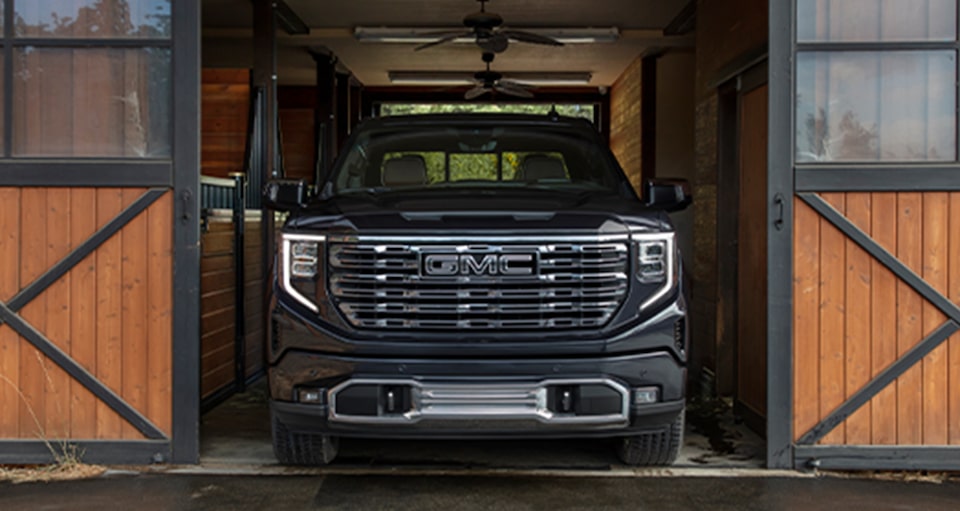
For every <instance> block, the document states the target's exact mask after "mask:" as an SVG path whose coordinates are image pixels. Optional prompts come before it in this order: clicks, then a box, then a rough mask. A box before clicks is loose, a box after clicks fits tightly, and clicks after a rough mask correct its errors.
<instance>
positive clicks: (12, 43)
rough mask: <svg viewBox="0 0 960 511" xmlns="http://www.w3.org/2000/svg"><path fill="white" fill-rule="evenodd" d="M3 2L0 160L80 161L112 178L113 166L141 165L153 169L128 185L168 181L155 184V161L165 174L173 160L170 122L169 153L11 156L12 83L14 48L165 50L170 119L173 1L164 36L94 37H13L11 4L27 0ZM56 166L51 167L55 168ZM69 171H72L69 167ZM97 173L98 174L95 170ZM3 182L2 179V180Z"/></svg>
mask: <svg viewBox="0 0 960 511" xmlns="http://www.w3.org/2000/svg"><path fill="white" fill-rule="evenodd" d="M2 1H3V5H2V9H3V35H2V37H0V41H2V42H0V44H2V45H3V49H2V51H3V59H4V60H3V95H2V96H3V97H2V101H3V116H2V117H3V118H2V122H3V124H2V128H3V151H0V163H19V164H20V165H19V166H21V167H22V166H23V165H25V164H26V163H27V162H30V161H34V162H38V163H45V164H46V163H50V162H56V161H60V162H63V161H70V162H82V163H85V164H88V165H90V166H93V167H97V168H105V167H106V168H112V169H110V170H112V172H110V171H109V170H108V172H105V173H104V174H110V175H112V176H113V177H114V178H116V177H118V176H117V172H118V170H120V169H119V168H116V167H118V166H121V167H122V166H130V165H133V166H136V167H141V166H142V167H143V168H144V169H145V170H146V169H150V168H153V171H151V172H148V173H147V175H144V176H143V178H144V179H133V180H130V181H128V183H129V184H130V185H134V186H137V185H146V184H150V185H157V184H172V183H170V182H169V181H170V179H169V178H167V179H166V180H165V181H166V182H165V183H158V182H157V181H158V178H159V177H161V175H162V174H164V172H161V171H160V169H159V166H158V164H160V163H167V165H165V166H163V168H164V169H166V172H165V174H166V175H167V176H169V174H170V172H169V168H170V165H171V164H172V161H173V145H174V144H173V138H174V133H175V123H174V122H170V123H168V126H167V140H168V141H169V143H170V147H171V150H170V154H168V155H166V156H152V157H131V156H62V155H51V156H42V155H41V156H38V155H29V156H16V155H14V151H13V149H14V142H13V135H14V129H13V126H14V115H13V114H14V112H13V111H14V108H13V106H14V82H15V58H16V52H17V50H20V49H23V48H28V47H33V48H38V49H63V50H77V49H80V50H82V49H161V50H165V51H167V52H168V54H169V55H170V66H169V67H170V73H171V76H170V84H171V86H170V88H169V90H168V91H167V101H168V105H169V106H170V109H169V115H170V117H171V120H172V119H173V118H174V116H173V111H174V102H173V98H174V89H175V88H176V86H175V83H174V77H173V74H174V62H173V61H174V51H173V50H174V43H173V33H174V32H175V27H174V26H173V25H174V19H175V16H174V9H175V6H174V5H173V4H174V0H169V1H170V21H171V31H170V32H171V33H170V35H169V36H167V37H162V38H158V37H136V38H135V37H116V38H111V37H96V38H82V37H32V36H31V37H17V36H16V26H15V24H14V22H15V19H16V17H15V3H16V2H18V1H19V2H22V1H27V0H2ZM60 167H63V170H64V171H65V172H67V173H71V170H69V169H67V167H69V166H67V165H61V166H60ZM3 168H4V170H8V169H9V167H8V166H7V165H4V167H3ZM55 168H56V167H54V169H55ZM72 172H76V170H73V171H72ZM51 174H52V176H51V177H53V176H60V175H61V174H62V172H52V173H51ZM98 174H99V173H98ZM4 181H6V179H4ZM82 181H83V182H89V179H87V178H83V179H82ZM104 182H110V183H115V182H116V179H104Z"/></svg>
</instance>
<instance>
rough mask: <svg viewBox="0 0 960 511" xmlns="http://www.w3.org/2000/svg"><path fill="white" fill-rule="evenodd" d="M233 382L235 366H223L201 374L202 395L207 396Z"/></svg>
mask: <svg viewBox="0 0 960 511" xmlns="http://www.w3.org/2000/svg"><path fill="white" fill-rule="evenodd" d="M232 384H233V367H230V366H221V367H218V368H217V369H215V370H213V371H211V372H209V373H204V374H203V375H201V376H200V388H201V396H202V397H207V396H209V395H211V394H213V393H214V392H216V391H218V390H220V389H222V388H224V387H226V386H228V385H232Z"/></svg>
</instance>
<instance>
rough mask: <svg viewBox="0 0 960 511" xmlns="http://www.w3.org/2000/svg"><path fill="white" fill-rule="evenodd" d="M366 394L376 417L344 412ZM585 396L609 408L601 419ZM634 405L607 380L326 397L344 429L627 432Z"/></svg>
mask: <svg viewBox="0 0 960 511" xmlns="http://www.w3.org/2000/svg"><path fill="white" fill-rule="evenodd" d="M362 389H370V390H369V392H368V394H369V393H372V392H374V391H375V392H376V401H377V405H376V411H375V412H374V410H373V409H372V408H370V409H369V410H368V411H367V413H364V414H359V413H350V412H349V411H347V410H345V408H347V407H346V406H340V405H341V404H342V402H343V401H345V400H346V399H347V394H346V393H348V391H353V392H354V393H358V391H359V390H362ZM374 389H376V390H374ZM585 394H589V395H594V396H602V398H598V399H603V400H604V402H605V403H607V406H606V408H605V409H604V410H602V412H601V413H582V411H583V408H582V407H578V403H579V401H586V400H587V396H585ZM614 399H615V400H616V402H614ZM630 399H631V392H630V389H629V388H627V387H626V386H624V385H622V384H621V383H619V382H617V381H614V380H611V379H605V378H587V379H549V380H542V381H538V382H505V383H491V382H482V383H481V382H476V383H474V382H463V383H449V382H429V381H418V380H413V379H362V378H361V379H350V380H347V381H346V382H343V383H341V384H339V385H337V386H336V387H333V388H331V389H330V390H329V391H328V392H327V403H328V404H329V407H328V420H329V421H330V422H331V423H345V424H415V423H417V422H420V421H422V420H429V419H437V420H443V421H464V422H469V421H487V420H492V421H498V422H499V421H514V420H516V421H528V420H535V421H537V422H540V423H543V424H557V425H592V426H599V425H603V426H627V425H628V424H629V423H630V403H631V401H630ZM575 401H576V402H575ZM397 403H400V404H401V405H400V406H399V407H398V406H397Z"/></svg>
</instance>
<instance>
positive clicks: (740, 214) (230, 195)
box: [200, 0, 767, 468]
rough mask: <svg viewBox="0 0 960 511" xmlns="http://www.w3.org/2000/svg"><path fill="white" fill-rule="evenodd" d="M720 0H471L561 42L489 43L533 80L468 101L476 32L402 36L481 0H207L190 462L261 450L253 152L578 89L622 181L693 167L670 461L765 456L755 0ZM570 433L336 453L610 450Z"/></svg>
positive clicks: (266, 454) (403, 461) (760, 88)
mask: <svg viewBox="0 0 960 511" xmlns="http://www.w3.org/2000/svg"><path fill="white" fill-rule="evenodd" d="M698 4H699V5H698ZM719 4H720V2H702V1H701V2H697V1H696V0H693V1H691V0H670V1H661V0H643V1H639V2H638V1H636V0H606V1H602V2H587V1H583V0H563V1H546V0H538V1H530V2H522V3H518V2H507V1H503V0H490V1H489V2H488V3H486V5H485V6H484V7H485V9H486V10H487V11H488V12H496V13H498V14H500V15H501V16H502V17H503V18H504V20H505V26H506V27H509V28H510V29H516V30H524V31H532V32H535V33H538V34H543V35H548V36H551V37H558V38H560V40H562V41H564V42H565V44H564V46H562V47H552V46H544V45H537V44H528V43H523V42H511V43H510V45H509V47H508V48H507V49H506V51H503V52H502V53H498V54H496V56H495V59H494V60H493V62H492V69H493V70H495V71H497V72H500V73H503V75H504V77H505V78H506V79H511V80H515V81H519V82H522V83H526V84H529V85H530V90H531V92H532V93H533V97H532V98H522V97H515V96H513V95H509V94H503V93H493V94H485V95H483V96H481V97H479V98H476V99H472V100H469V101H468V100H465V99H464V94H465V93H466V92H467V91H468V90H469V89H471V88H472V87H473V84H471V82H472V81H473V74H474V73H475V72H477V71H481V70H482V69H484V65H485V64H484V62H483V61H482V59H481V56H482V54H483V53H484V51H483V50H482V49H481V48H479V47H478V45H477V44H475V42H474V41H471V40H468V39H465V38H464V39H458V40H454V41H452V42H450V43H449V44H442V45H438V46H433V47H430V48H425V49H422V50H415V48H417V47H418V46H419V45H420V44H423V43H424V42H425V40H424V37H423V36H422V35H421V36H417V34H423V33H432V32H438V31H450V30H456V29H457V28H458V27H459V26H460V22H461V20H462V19H463V17H464V16H465V15H467V14H469V13H472V12H475V11H477V10H479V8H480V7H481V4H480V3H478V2H476V1H475V0H458V1H440V0H431V1H424V0H363V1H352V2H315V1H308V0H286V2H280V3H278V9H277V11H276V12H277V17H276V20H277V21H276V30H275V31H273V32H272V33H273V34H275V37H270V34H271V31H270V29H269V25H270V24H269V23H264V22H262V20H263V19H264V17H265V16H264V13H266V12H268V11H266V10H260V11H257V10H256V9H264V7H262V6H260V5H259V3H258V2H250V1H248V0H204V1H203V2H202V8H203V18H202V20H203V30H202V67H203V72H202V98H201V99H202V105H201V110H202V126H201V131H202V153H201V156H202V158H201V169H202V181H201V189H202V193H201V197H202V201H203V204H202V206H203V208H204V209H203V225H202V233H203V234H202V259H201V261H202V262H201V297H202V298H201V309H202V310H201V328H202V339H201V346H202V359H201V405H202V410H203V412H204V413H203V415H202V416H201V452H200V460H201V462H202V463H204V464H260V465H264V464H272V463H275V460H274V458H273V454H272V451H271V446H270V435H269V420H268V418H267V413H266V404H265V393H266V389H265V382H264V381H263V379H262V378H261V377H262V375H263V372H264V367H263V362H262V359H263V351H262V348H261V347H260V345H261V344H262V342H263V332H264V329H263V323H264V320H263V314H262V312H261V311H262V306H261V304H262V300H263V288H262V286H261V283H260V282H261V281H260V279H259V275H261V274H262V272H263V271H264V270H265V268H264V265H263V262H264V251H263V246H262V241H263V233H264V232H265V231H269V229H270V227H269V226H268V225H267V223H268V222H263V220H266V218H263V217H261V215H260V213H259V207H260V204H259V198H258V197H257V194H256V193H253V191H255V190H258V189H260V187H261V186H262V183H263V182H264V180H265V179H267V178H268V176H269V175H270V172H269V171H268V170H266V169H269V168H276V169H278V170H277V171H276V172H277V175H282V176H283V177H287V178H303V179H307V180H308V181H311V182H312V181H314V180H315V179H316V178H317V176H318V175H320V173H322V172H323V169H324V168H326V167H327V166H329V165H330V163H331V161H332V160H333V158H335V156H336V153H337V151H338V149H339V148H340V147H341V145H342V144H343V143H344V141H345V140H346V138H347V137H348V136H349V133H350V131H351V130H352V128H353V127H354V126H356V125H357V123H358V122H360V121H361V120H362V119H364V118H367V117H370V116H376V115H390V114H391V112H396V111H400V112H402V111H404V110H405V107H409V105H447V106H448V108H449V109H456V108H464V105H466V107H467V108H487V109H494V110H501V109H503V110H509V109H510V108H518V107H519V106H521V105H522V106H523V107H524V108H527V109H530V108H534V107H537V108H539V109H540V111H543V112H546V111H549V109H551V108H553V107H555V106H556V107H558V108H565V107H566V108H567V109H568V110H564V111H570V109H573V108H574V107H572V105H577V110H579V111H580V112H581V113H582V115H585V116H587V117H592V120H593V122H594V123H595V124H596V126H597V129H598V130H599V131H600V132H601V133H602V134H603V135H604V136H605V137H606V138H607V139H608V140H609V143H610V147H611V149H612V150H613V152H614V154H615V155H616V156H617V158H618V160H619V161H620V163H621V166H622V167H623V168H624V171H625V172H626V173H627V175H628V177H629V178H630V180H631V182H632V183H633V184H634V185H635V186H637V187H639V186H640V184H641V183H642V182H643V181H644V180H646V179H650V178H654V177H660V178H681V179H686V180H688V181H690V182H691V183H692V184H693V189H694V206H693V207H691V208H690V209H688V210H686V211H684V212H680V213H676V214H674V215H673V220H674V222H675V224H676V226H677V230H678V232H679V234H680V247H681V250H682V252H683V257H684V263H685V265H686V269H687V277H688V280H689V282H690V289H689V291H690V298H691V329H692V343H693V347H692V357H693V363H692V366H691V370H690V384H689V387H688V388H689V391H688V393H689V394H690V396H691V398H692V401H693V402H694V403H695V404H694V406H693V408H694V411H693V413H692V414H690V412H688V434H687V440H686V444H687V445H686V447H685V449H684V451H683V452H682V453H681V459H680V461H679V462H678V463H679V464H680V465H687V466H704V465H708V466H738V467H743V466H745V467H760V466H762V465H763V457H764V452H763V450H764V446H763V440H762V435H763V433H764V410H765V403H766V395H765V389H766V378H767V377H766V372H765V365H766V326H765V324H764V323H763V322H762V321H757V315H756V314H755V313H754V312H751V311H756V310H758V309H757V308H758V307H762V306H763V304H764V301H765V297H764V295H763V289H764V287H765V279H764V278H763V277H764V275H765V273H763V272H760V271H754V270H756V269H757V268H758V266H757V265H758V264H761V263H763V262H764V261H765V260H766V252H765V247H766V244H765V238H764V237H763V234H764V232H763V231H764V226H765V223H766V219H765V217H764V216H762V215H750V214H748V213H749V212H750V211H751V210H756V203H757V201H760V203H761V204H762V201H763V200H764V197H765V194H766V180H765V173H766V126H767V124H766V122H767V105H766V98H767V96H766V74H767V72H766V67H765V60H766V35H767V26H766V22H767V18H766V17H767V5H766V3H765V2H758V1H754V0H751V1H747V0H744V1H741V2H737V5H735V6H727V5H723V6H720V5H719ZM254 20H261V22H260V23H255V22H254ZM274 46H275V48H276V52H275V53H272V52H270V50H269V49H270V48H271V47H274ZM274 70H275V71H274ZM273 74H275V75H276V77H277V80H276V88H275V91H274V90H273V89H272V87H271V76H272V75H273ZM272 98H275V99H272ZM274 102H275V103H274ZM272 105H276V107H275V109H274V107H273V106H272ZM407 109H408V108H407ZM274 112H275V113H274ZM274 116H275V117H274ZM271 118H275V119H277V123H278V126H277V128H278V131H279V137H278V138H279V140H278V144H277V149H276V155H275V156H274V157H275V158H276V162H277V164H276V165H274V166H271V164H270V162H271V158H272V156H271V153H272V152H273V151H274V149H272V148H270V147H267V146H268V145H269V144H267V140H268V138H269V137H268V136H266V135H265V133H267V132H269V130H270V126H269V122H270V121H269V119H271ZM638 189H639V188H638ZM241 205H242V207H241ZM760 209H761V210H762V208H760ZM241 218H242V219H243V221H240V219H241ZM238 225H242V226H243V228H242V229H237V228H236V226H238ZM764 264H765V263H764ZM731 268H744V269H748V270H750V271H731ZM238 269H240V271H238ZM738 290H744V291H745V292H740V293H738ZM238 304H242V305H241V306H238ZM738 311H745V312H744V315H743V316H742V317H741V316H740V314H739V312H738ZM238 425H240V426H238ZM570 444H571V443H570V442H540V443H530V442H525V443H522V444H519V443H516V442H506V443H491V442H476V443H466V445H459V444H458V445H453V444H452V443H450V442H375V441H355V442H351V443H346V442H345V444H344V446H343V454H342V455H341V460H339V461H338V462H337V463H338V464H346V465H360V466H368V465H371V464H375V465H390V464H396V465H418V464H425V463H426V464H429V465H434V466H435V465H442V466H450V465H455V466H484V467H501V466H521V467H566V468H603V467H608V466H609V464H610V463H612V461H613V460H612V459H611V457H610V456H609V451H608V450H607V448H606V446H605V445H597V444H598V442H595V441H594V442H589V441H587V442H578V443H576V444H575V445H574V446H571V445H570Z"/></svg>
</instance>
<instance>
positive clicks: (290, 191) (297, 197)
mask: <svg viewBox="0 0 960 511" xmlns="http://www.w3.org/2000/svg"><path fill="white" fill-rule="evenodd" d="M309 200H310V185H308V184H307V180H306V179H296V180H294V179H274V180H271V181H268V182H267V184H266V186H264V187H263V205H264V206H265V207H266V208H267V209H273V210H277V211H292V210H295V209H300V208H302V207H304V206H306V205H307V202H308V201H309Z"/></svg>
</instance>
